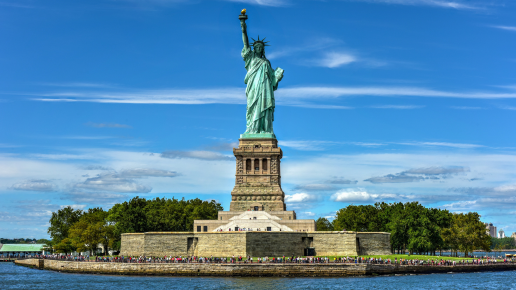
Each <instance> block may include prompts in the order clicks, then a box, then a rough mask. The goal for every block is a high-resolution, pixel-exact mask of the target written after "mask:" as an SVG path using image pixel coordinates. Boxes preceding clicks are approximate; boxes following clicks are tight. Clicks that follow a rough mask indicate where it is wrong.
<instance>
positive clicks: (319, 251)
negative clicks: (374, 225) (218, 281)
mask: <svg viewBox="0 0 516 290" xmlns="http://www.w3.org/2000/svg"><path fill="white" fill-rule="evenodd" d="M357 241H358V244H357ZM308 248H311V249H314V250H315V255H317V256H356V255H357V254H358V255H388V254H390V253H391V246H390V234H388V233H355V232H256V231H255V232H208V233H197V232H195V233H188V232H168V233H167V232H156V233H154V232H151V233H144V234H122V249H121V251H120V254H121V255H125V256H140V255H145V256H161V257H162V256H192V255H194V256H214V257H229V256H233V255H235V256H239V255H242V256H249V255H250V256H253V257H263V256H271V257H274V256H292V255H295V256H305V255H307V252H305V249H308Z"/></svg>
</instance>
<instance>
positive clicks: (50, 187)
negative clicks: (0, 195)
mask: <svg viewBox="0 0 516 290" xmlns="http://www.w3.org/2000/svg"><path fill="white" fill-rule="evenodd" d="M11 189H14V190H20V191H41V192H52V191H57V189H58V187H57V185H56V184H54V183H53V182H52V181H50V180H42V179H33V180H27V181H24V182H18V183H15V184H13V185H12V186H11Z"/></svg>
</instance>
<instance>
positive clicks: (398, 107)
mask: <svg viewBox="0 0 516 290" xmlns="http://www.w3.org/2000/svg"><path fill="white" fill-rule="evenodd" d="M424 107H425V106H416V105H381V106H371V108H374V109H397V110H411V109H421V108H424Z"/></svg>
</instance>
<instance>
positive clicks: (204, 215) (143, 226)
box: [107, 197, 223, 249]
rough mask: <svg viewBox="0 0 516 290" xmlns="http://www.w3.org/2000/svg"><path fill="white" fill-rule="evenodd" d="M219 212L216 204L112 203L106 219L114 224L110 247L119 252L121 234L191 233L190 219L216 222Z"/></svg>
mask: <svg viewBox="0 0 516 290" xmlns="http://www.w3.org/2000/svg"><path fill="white" fill-rule="evenodd" d="M221 210H223V208H222V206H221V205H220V203H218V202H216V201H213V200H212V201H203V200H201V199H198V198H196V199H191V200H185V199H184V198H183V199H181V200H178V199H175V198H172V199H166V198H155V199H152V200H146V199H144V198H140V197H135V198H133V199H131V200H130V201H128V202H123V203H121V204H115V205H114V206H113V207H112V208H111V209H110V210H109V215H108V218H107V220H108V221H109V222H111V223H112V224H113V225H114V230H113V233H114V236H115V238H114V241H113V246H112V247H113V248H114V249H120V245H121V234H123V233H143V232H149V231H193V223H194V220H200V219H201V220H214V219H217V216H218V212H219V211H221Z"/></svg>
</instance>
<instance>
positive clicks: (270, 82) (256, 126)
mask: <svg viewBox="0 0 516 290" xmlns="http://www.w3.org/2000/svg"><path fill="white" fill-rule="evenodd" d="M239 19H240V25H241V26H242V38H243V41H244V48H243V49H242V57H243V58H244V61H245V69H246V70H247V74H246V76H245V79H244V82H245V83H246V84H247V88H246V90H245V94H246V96H247V113H246V121H247V129H246V131H245V133H244V134H242V135H241V138H276V136H275V135H274V131H273V129H272V122H273V121H274V108H275V101H274V91H275V90H276V89H278V83H279V82H280V81H281V79H282V78H283V70H282V69H281V68H279V67H278V68H277V69H276V70H273V69H272V67H271V63H270V62H269V60H268V59H267V58H266V57H265V46H268V45H267V41H264V40H265V38H263V39H261V40H260V37H259V36H258V39H257V40H254V39H253V41H254V42H253V43H252V44H251V45H252V46H253V49H252V50H251V46H250V44H249V39H248V37H247V25H246V24H245V20H246V19H247V15H245V9H244V10H242V14H241V15H240V16H239Z"/></svg>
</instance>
